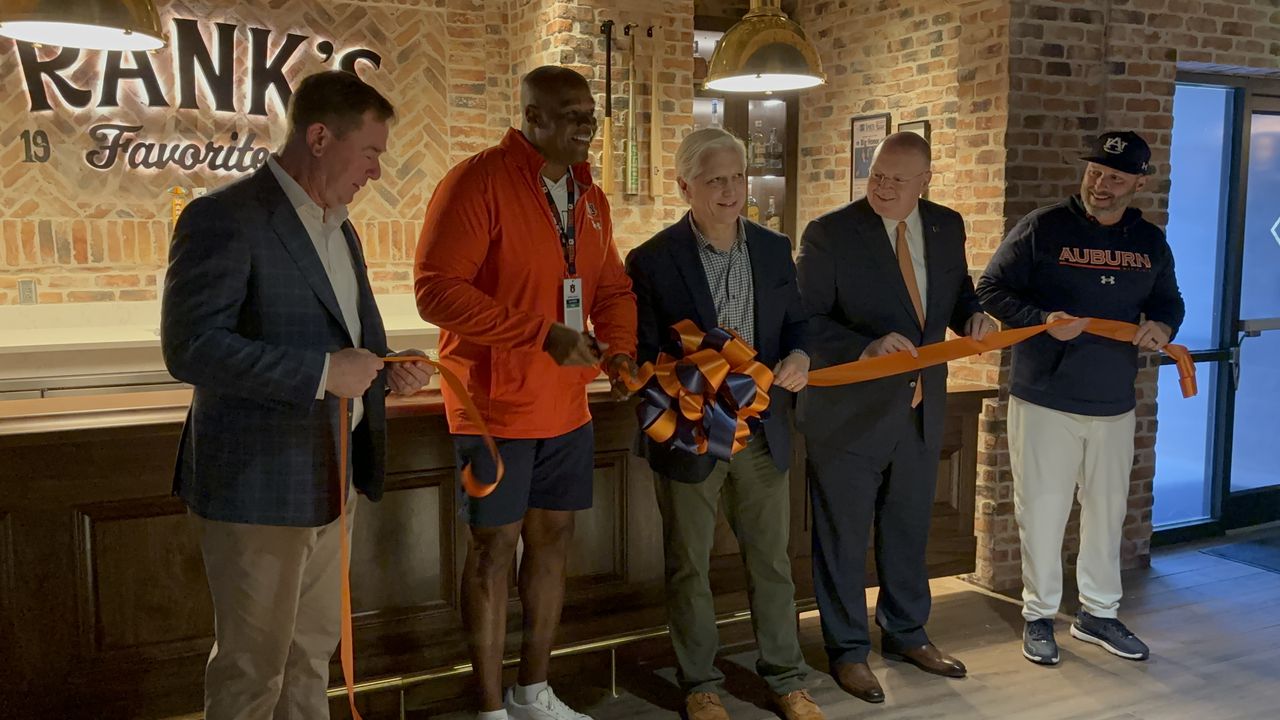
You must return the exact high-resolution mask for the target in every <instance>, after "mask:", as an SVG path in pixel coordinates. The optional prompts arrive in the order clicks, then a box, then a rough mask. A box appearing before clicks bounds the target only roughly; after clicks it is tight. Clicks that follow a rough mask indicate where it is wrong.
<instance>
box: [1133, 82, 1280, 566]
mask: <svg viewBox="0 0 1280 720" xmlns="http://www.w3.org/2000/svg"><path fill="white" fill-rule="evenodd" d="M1176 81H1177V82H1178V83H1179V84H1195V85H1212V86H1216V87H1222V88H1226V89H1229V90H1231V91H1232V97H1231V102H1232V110H1231V122H1230V123H1229V126H1228V127H1229V134H1230V136H1229V137H1228V138H1227V151H1226V153H1225V154H1226V158H1225V160H1226V162H1227V163H1228V165H1227V167H1228V172H1227V175H1226V177H1227V181H1228V182H1227V187H1226V188H1224V189H1223V191H1224V193H1225V194H1226V195H1225V202H1224V204H1223V206H1224V207H1225V208H1226V217H1225V218H1224V221H1225V228H1224V235H1225V242H1226V248H1225V254H1224V256H1223V263H1222V277H1221V278H1220V279H1219V280H1220V281H1219V293H1218V298H1217V302H1218V308H1219V312H1218V325H1217V327H1216V328H1215V343H1214V344H1215V345H1217V347H1215V348H1208V349H1199V350H1196V351H1193V352H1192V359H1193V360H1194V361H1195V362H1196V363H1198V364H1202V366H1209V365H1210V364H1212V367H1213V368H1214V369H1215V370H1216V372H1215V373H1214V382H1213V383H1212V384H1206V385H1209V388H1208V389H1210V391H1211V392H1212V393H1213V395H1212V397H1211V400H1210V408H1211V412H1212V418H1211V427H1212V429H1211V433H1212V434H1211V439H1210V443H1209V458H1208V461H1207V462H1206V470H1207V471H1208V473H1209V482H1210V486H1211V487H1210V493H1209V508H1208V510H1209V512H1208V518H1206V519H1202V520H1193V521H1189V522H1185V523H1177V524H1172V525H1168V526H1163V527H1161V528H1160V529H1159V530H1156V531H1155V532H1154V533H1153V535H1152V545H1153V546H1159V545H1168V544H1173V543H1178V542H1185V541H1188V540H1194V539H1199V538H1203V537H1213V536H1219V535H1222V534H1224V533H1225V532H1226V531H1228V530H1233V529H1236V528H1240V527H1247V526H1250V525H1257V524H1261V523H1265V522H1271V521H1274V520H1280V487H1274V488H1261V489H1258V490H1247V491H1241V492H1237V493H1232V492H1231V483H1230V478H1231V450H1232V442H1233V428H1234V419H1235V404H1236V403H1235V395H1236V385H1237V383H1238V377H1239V376H1238V373H1239V367H1240V343H1241V340H1242V337H1241V335H1242V333H1240V331H1239V325H1240V305H1241V292H1242V282H1243V277H1244V240H1245V237H1244V233H1245V227H1244V223H1245V207H1246V203H1247V200H1248V197H1247V190H1248V188H1247V186H1248V177H1249V135H1250V130H1251V125H1252V122H1251V121H1252V116H1253V113H1254V112H1255V111H1256V110H1262V111H1264V112H1269V111H1271V110H1272V109H1273V108H1274V109H1275V110H1276V112H1280V81H1277V80H1274V79H1270V78H1257V77H1246V76H1237V75H1223V74H1214V73H1194V72H1179V73H1178V75H1177V78H1176ZM1171 362H1172V361H1171V360H1169V359H1168V358H1162V364H1169V363H1171Z"/></svg>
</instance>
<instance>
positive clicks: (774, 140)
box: [765, 127, 782, 175]
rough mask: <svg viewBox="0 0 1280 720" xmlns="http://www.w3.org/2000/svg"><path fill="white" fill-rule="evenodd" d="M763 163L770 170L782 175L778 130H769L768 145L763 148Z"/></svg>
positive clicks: (780, 142) (774, 128)
mask: <svg viewBox="0 0 1280 720" xmlns="http://www.w3.org/2000/svg"><path fill="white" fill-rule="evenodd" d="M765 162H766V164H767V165H768V166H769V169H770V170H773V171H775V172H776V173H777V174H779V175H781V174H782V141H781V140H779V139H778V128H777V127H771V128H769V144H768V145H766V146H765Z"/></svg>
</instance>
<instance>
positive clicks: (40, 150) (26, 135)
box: [22, 130, 51, 163]
mask: <svg viewBox="0 0 1280 720" xmlns="http://www.w3.org/2000/svg"><path fill="white" fill-rule="evenodd" d="M22 145H23V150H25V151H26V158H25V159H24V160H23V162H29V163H43V162H49V153H50V152H51V149H50V145H49V135H48V133H46V132H45V131H43V130H36V131H34V132H32V131H31V130H23V131H22Z"/></svg>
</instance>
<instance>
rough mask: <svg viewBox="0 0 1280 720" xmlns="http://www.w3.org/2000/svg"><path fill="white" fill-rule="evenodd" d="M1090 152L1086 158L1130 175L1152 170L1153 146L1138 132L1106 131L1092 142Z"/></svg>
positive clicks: (1146, 172) (1143, 173)
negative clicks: (1149, 145) (1148, 144)
mask: <svg viewBox="0 0 1280 720" xmlns="http://www.w3.org/2000/svg"><path fill="white" fill-rule="evenodd" d="M1089 145H1090V147H1089V154H1088V155H1086V156H1084V158H1082V159H1084V160H1088V161H1089V162H1095V163H1098V164H1099V165H1106V166H1107V167H1109V168H1111V169H1112V170H1119V171H1120V172H1123V173H1129V174H1130V175H1146V174H1148V173H1150V172H1151V170H1150V165H1151V148H1150V147H1148V146H1147V141H1146V140H1143V139H1142V137H1141V136H1139V135H1138V133H1136V132H1132V131H1130V130H1125V131H1123V132H1115V131H1113V132H1105V133H1102V134H1101V135H1099V136H1098V137H1096V138H1094V139H1093V140H1092V141H1091V142H1090V144H1089Z"/></svg>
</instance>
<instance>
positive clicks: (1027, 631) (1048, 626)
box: [1022, 618, 1058, 665]
mask: <svg viewBox="0 0 1280 720" xmlns="http://www.w3.org/2000/svg"><path fill="white" fill-rule="evenodd" d="M1022 656H1023V657H1025V658H1026V659H1028V660H1030V661H1031V662H1033V663H1035V664H1037V665H1057V664H1058V643H1057V641H1055V640H1054V639H1053V621H1052V620H1049V619H1044V618H1042V619H1040V620H1032V621H1031V622H1029V623H1027V625H1026V627H1024V628H1023V629H1022Z"/></svg>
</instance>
